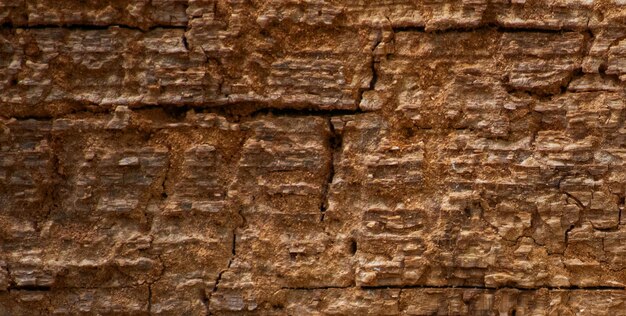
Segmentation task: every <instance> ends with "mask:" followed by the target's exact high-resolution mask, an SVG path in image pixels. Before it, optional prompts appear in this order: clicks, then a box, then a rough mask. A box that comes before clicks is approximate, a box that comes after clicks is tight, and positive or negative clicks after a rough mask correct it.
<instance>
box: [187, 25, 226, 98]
mask: <svg viewBox="0 0 626 316" xmlns="http://www.w3.org/2000/svg"><path fill="white" fill-rule="evenodd" d="M183 46H185V49H186V50H187V51H189V42H187V36H186V35H185V33H183ZM218 91H220V90H218Z"/></svg>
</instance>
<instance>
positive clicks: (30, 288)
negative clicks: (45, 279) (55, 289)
mask: <svg viewBox="0 0 626 316" xmlns="http://www.w3.org/2000/svg"><path fill="white" fill-rule="evenodd" d="M9 290H10V291H39V292H41V291H50V290H52V287H50V286H44V285H13V286H10V287H9Z"/></svg>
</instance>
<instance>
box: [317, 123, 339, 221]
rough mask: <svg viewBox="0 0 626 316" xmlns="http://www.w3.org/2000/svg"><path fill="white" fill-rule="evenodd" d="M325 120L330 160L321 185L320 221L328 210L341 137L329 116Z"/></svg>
mask: <svg viewBox="0 0 626 316" xmlns="http://www.w3.org/2000/svg"><path fill="white" fill-rule="evenodd" d="M327 122H328V128H329V137H328V147H329V149H330V153H329V156H330V159H329V160H330V161H329V163H328V176H327V177H326V182H324V184H323V186H322V197H321V203H320V213H321V217H320V221H322V222H323V221H324V216H325V215H326V210H328V206H329V194H330V189H331V186H332V183H333V179H334V178H335V162H336V161H337V159H338V155H339V151H340V150H341V146H342V137H341V135H340V134H339V133H337V131H335V127H334V126H333V123H332V122H331V119H330V117H329V118H328V120H327Z"/></svg>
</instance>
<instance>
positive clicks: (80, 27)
mask: <svg viewBox="0 0 626 316" xmlns="http://www.w3.org/2000/svg"><path fill="white" fill-rule="evenodd" d="M113 27H117V28H121V29H126V30H133V31H140V32H149V31H152V30H155V29H171V30H186V29H187V25H180V26H177V25H167V24H154V25H151V26H150V27H144V28H142V27H138V26H133V25H127V24H102V25H95V24H75V23H62V24H36V25H28V26H26V25H17V26H16V25H13V24H11V23H4V24H2V25H1V26H0V28H1V29H14V30H43V29H66V30H70V31H89V30H108V29H109V28H113Z"/></svg>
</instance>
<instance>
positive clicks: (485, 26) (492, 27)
mask: <svg viewBox="0 0 626 316" xmlns="http://www.w3.org/2000/svg"><path fill="white" fill-rule="evenodd" d="M393 31H394V33H398V32H419V33H433V34H441V33H469V32H477V31H498V32H503V33H556V34H559V33H565V32H589V31H590V30H589V29H581V28H567V27H561V28H533V27H506V26H502V25H500V24H498V23H482V24H480V25H476V26H469V27H449V28H445V29H434V30H429V29H428V28H427V27H425V26H399V27H394V28H393Z"/></svg>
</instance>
